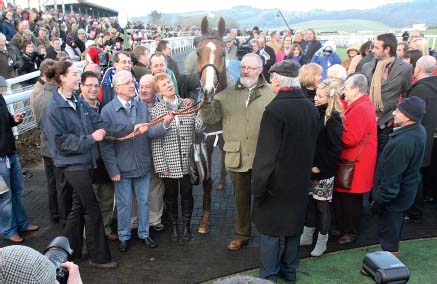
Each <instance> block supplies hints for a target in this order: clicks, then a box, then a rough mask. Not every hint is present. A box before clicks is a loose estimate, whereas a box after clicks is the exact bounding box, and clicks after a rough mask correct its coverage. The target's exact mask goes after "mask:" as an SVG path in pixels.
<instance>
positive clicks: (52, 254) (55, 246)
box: [44, 236, 73, 284]
mask: <svg viewBox="0 0 437 284" xmlns="http://www.w3.org/2000/svg"><path fill="white" fill-rule="evenodd" d="M72 254H73V250H72V249H71V248H70V243H69V242H68V239H67V238H66V237H62V236H60V237H56V238H54V239H53V241H51V242H50V244H49V245H48V246H47V248H46V249H45V250H44V256H45V257H47V258H48V259H49V260H50V261H51V262H52V263H53V265H54V266H55V267H56V280H58V282H59V283H60V284H66V283H67V280H68V271H67V270H66V269H65V268H62V267H61V264H62V263H64V262H66V261H67V260H68V258H69V257H70V256H71V255H72Z"/></svg>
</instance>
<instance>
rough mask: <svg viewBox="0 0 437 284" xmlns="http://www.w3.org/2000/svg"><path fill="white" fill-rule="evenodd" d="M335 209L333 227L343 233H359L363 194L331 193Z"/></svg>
mask: <svg viewBox="0 0 437 284" xmlns="http://www.w3.org/2000/svg"><path fill="white" fill-rule="evenodd" d="M333 200H334V209H335V228H336V229H337V230H340V231H342V232H343V233H344V234H354V235H358V234H359V233H360V219H361V204H362V203H363V194H353V193H344V192H335V191H334V195H333Z"/></svg>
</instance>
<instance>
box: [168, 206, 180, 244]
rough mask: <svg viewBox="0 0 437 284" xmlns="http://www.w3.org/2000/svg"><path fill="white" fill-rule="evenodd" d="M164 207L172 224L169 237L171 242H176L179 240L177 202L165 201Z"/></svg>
mask: <svg viewBox="0 0 437 284" xmlns="http://www.w3.org/2000/svg"><path fill="white" fill-rule="evenodd" d="M165 207H166V210H167V214H168V218H169V219H170V222H171V225H172V231H171V235H170V239H171V240H172V241H173V242H177V241H178V240H179V228H178V204H177V202H170V201H166V202H165Z"/></svg>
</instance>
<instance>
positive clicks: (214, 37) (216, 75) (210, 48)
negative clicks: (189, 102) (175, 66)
mask: <svg viewBox="0 0 437 284" xmlns="http://www.w3.org/2000/svg"><path fill="white" fill-rule="evenodd" d="M201 31H202V37H201V38H200V41H199V44H198V46H197V68H198V70H199V77H200V83H201V88H202V101H211V100H212V98H213V97H214V95H215V92H216V90H217V88H219V86H218V84H219V83H220V74H222V71H224V68H225V55H226V52H225V44H224V42H223V35H224V34H225V21H224V20H223V18H220V20H219V24H218V32H217V33H216V34H210V32H209V29H208V19H207V17H203V19H202V24H201Z"/></svg>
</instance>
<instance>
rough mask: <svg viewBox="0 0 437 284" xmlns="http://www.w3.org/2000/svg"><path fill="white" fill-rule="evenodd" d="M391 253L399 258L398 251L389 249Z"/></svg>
mask: <svg viewBox="0 0 437 284" xmlns="http://www.w3.org/2000/svg"><path fill="white" fill-rule="evenodd" d="M391 254H392V255H393V256H395V257H398V258H399V251H391Z"/></svg>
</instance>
